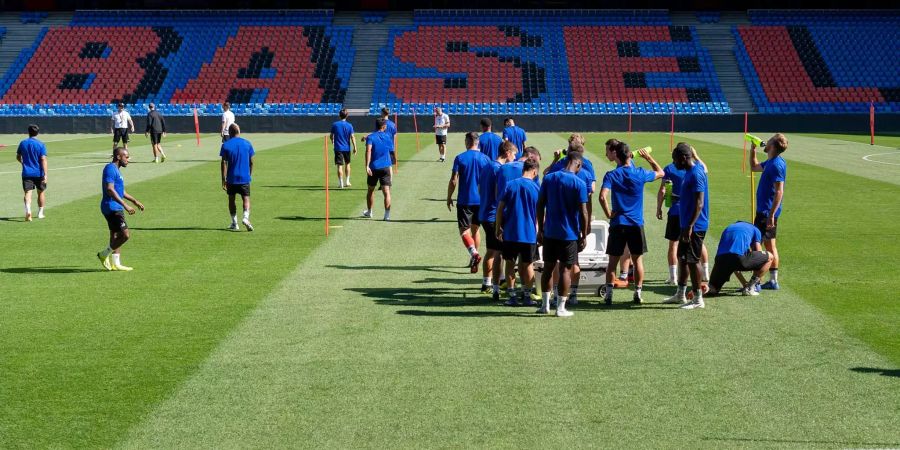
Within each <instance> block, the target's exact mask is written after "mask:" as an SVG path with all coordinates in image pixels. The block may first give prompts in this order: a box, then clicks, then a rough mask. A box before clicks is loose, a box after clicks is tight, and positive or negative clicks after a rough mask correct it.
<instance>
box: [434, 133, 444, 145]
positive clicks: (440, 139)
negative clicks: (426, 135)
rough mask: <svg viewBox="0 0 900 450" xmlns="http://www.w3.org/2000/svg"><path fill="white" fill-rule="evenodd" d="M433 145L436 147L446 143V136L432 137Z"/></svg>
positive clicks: (437, 135)
mask: <svg viewBox="0 0 900 450" xmlns="http://www.w3.org/2000/svg"><path fill="white" fill-rule="evenodd" d="M434 143H435V144H437V145H444V144H446V143H447V135H446V134H444V135H441V134H436V135H434Z"/></svg>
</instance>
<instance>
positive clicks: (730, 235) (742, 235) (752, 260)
mask: <svg viewBox="0 0 900 450" xmlns="http://www.w3.org/2000/svg"><path fill="white" fill-rule="evenodd" d="M761 242H762V233H760V232H759V229H757V228H756V227H755V226H753V225H752V224H749V223H747V222H741V221H738V222H735V223H733V224H731V225H728V227H727V228H725V231H722V237H721V239H719V250H718V251H717V252H716V262H715V264H713V270H712V275H710V278H709V292H707V294H706V295H707V296H710V295H716V294H718V293H719V292H721V291H722V286H724V285H725V283H727V282H728V279H729V278H731V274H732V273H734V274H735V275H737V276H738V278H739V279H740V280H741V283H742V284H743V285H744V286H743V288H742V289H741V294H743V295H759V292H757V285H758V284H759V279H760V277H762V276H763V274H764V273H766V271H767V270H769V266H771V265H772V260H773V256H772V254H771V253H768V252H764V251H762V245H761V244H760V243H761ZM742 271H752V272H753V276H752V277H750V281H749V282H747V283H744V279H743V276H742V275H741V272H742Z"/></svg>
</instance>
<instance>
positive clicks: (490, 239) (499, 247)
mask: <svg viewBox="0 0 900 450" xmlns="http://www.w3.org/2000/svg"><path fill="white" fill-rule="evenodd" d="M481 225H482V227H483V228H484V235H485V240H484V241H485V242H484V244H485V246H486V247H487V249H488V250H494V251H497V252H500V251H503V243H502V242H500V241H499V240H498V239H497V235H496V234H495V233H494V222H484V223H482V224H481Z"/></svg>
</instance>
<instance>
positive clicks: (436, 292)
mask: <svg viewBox="0 0 900 450" xmlns="http://www.w3.org/2000/svg"><path fill="white" fill-rule="evenodd" d="M346 290H348V291H351V292H356V293H358V294H362V296H363V297H366V298H371V299H373V300H374V301H375V303H377V304H379V305H388V306H420V307H434V308H448V307H449V308H454V307H460V306H497V309H496V310H489V311H484V310H481V311H458V310H453V311H446V310H445V311H438V310H435V311H426V310H400V311H397V314H400V315H408V316H431V317H513V316H515V317H518V316H522V317H530V316H534V317H538V316H537V315H535V314H533V312H534V311H533V308H521V309H518V308H509V307H504V306H502V305H498V304H495V303H494V302H493V300H491V298H490V297H485V296H483V295H481V294H479V293H478V292H477V291H473V290H471V289H469V288H347V289H346Z"/></svg>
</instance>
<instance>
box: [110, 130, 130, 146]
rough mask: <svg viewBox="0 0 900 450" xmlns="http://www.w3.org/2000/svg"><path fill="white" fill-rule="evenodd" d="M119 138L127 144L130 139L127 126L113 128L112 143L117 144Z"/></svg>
mask: <svg viewBox="0 0 900 450" xmlns="http://www.w3.org/2000/svg"><path fill="white" fill-rule="evenodd" d="M119 139H121V140H122V143H123V144H127V143H128V141H129V140H130V139H129V138H128V128H116V129H114V130H113V144H118V143H119Z"/></svg>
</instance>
